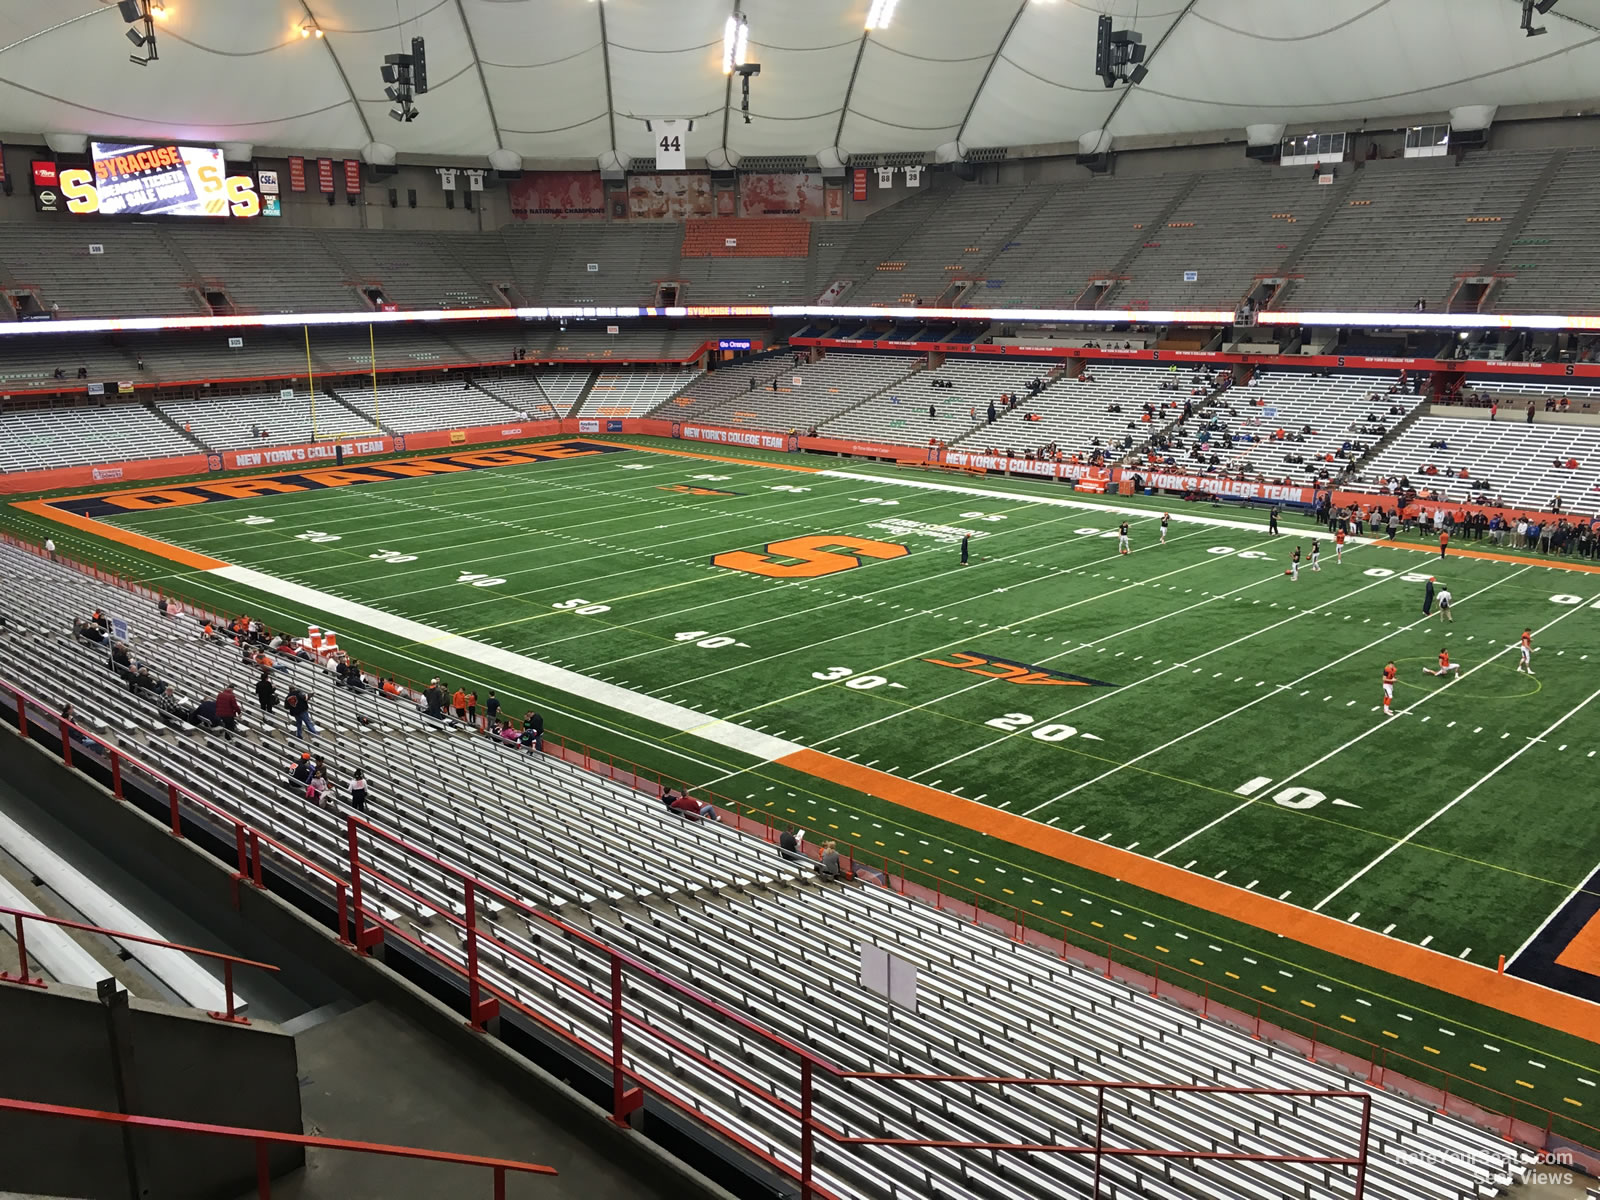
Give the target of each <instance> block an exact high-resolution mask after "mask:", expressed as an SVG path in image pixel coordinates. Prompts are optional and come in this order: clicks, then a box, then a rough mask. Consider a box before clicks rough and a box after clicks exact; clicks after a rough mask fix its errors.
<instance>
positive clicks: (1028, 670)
mask: <svg viewBox="0 0 1600 1200" xmlns="http://www.w3.org/2000/svg"><path fill="white" fill-rule="evenodd" d="M954 659H955V661H949V660H946V659H942V658H925V659H923V660H922V661H923V662H925V663H929V664H931V665H933V666H935V667H953V668H954V669H955V670H957V671H965V672H966V673H967V674H969V675H982V676H983V677H984V678H986V679H1003V680H1005V682H1007V683H1021V684H1027V685H1030V686H1044V687H1116V686H1117V685H1116V684H1114V683H1107V682H1105V681H1104V680H1102V679H1087V678H1085V677H1084V676H1082V675H1069V674H1067V673H1066V672H1065V671H1053V670H1051V669H1050V668H1049V667H1036V666H1033V665H1032V664H1030V663H1019V662H1012V661H1011V660H1010V659H1008V658H990V657H988V656H987V655H983V654H972V653H970V652H969V651H966V650H958V651H957V652H956V654H955V656H954Z"/></svg>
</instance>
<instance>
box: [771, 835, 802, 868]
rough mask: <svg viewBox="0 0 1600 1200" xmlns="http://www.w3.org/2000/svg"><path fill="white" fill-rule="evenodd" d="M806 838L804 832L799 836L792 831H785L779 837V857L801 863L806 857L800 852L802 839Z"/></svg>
mask: <svg viewBox="0 0 1600 1200" xmlns="http://www.w3.org/2000/svg"><path fill="white" fill-rule="evenodd" d="M804 836H805V831H804V830H802V831H801V832H800V834H799V835H798V836H797V835H796V834H795V831H794V830H792V829H785V830H784V831H783V832H782V833H780V834H779V835H778V857H779V858H783V859H787V860H788V861H790V862H801V861H803V860H804V859H805V855H804V854H803V853H801V851H800V839H801V838H802V837H804Z"/></svg>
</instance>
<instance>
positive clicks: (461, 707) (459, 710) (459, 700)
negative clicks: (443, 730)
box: [450, 686, 467, 721]
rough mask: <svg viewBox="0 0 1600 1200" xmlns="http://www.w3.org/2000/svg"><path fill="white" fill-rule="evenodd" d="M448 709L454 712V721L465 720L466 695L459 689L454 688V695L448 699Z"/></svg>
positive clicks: (463, 690)
mask: <svg viewBox="0 0 1600 1200" xmlns="http://www.w3.org/2000/svg"><path fill="white" fill-rule="evenodd" d="M450 707H451V708H452V709H454V710H455V714H456V720H458V721H465V720H466V719H467V693H466V691H465V689H463V688H461V687H459V686H458V687H457V688H456V694H455V695H453V696H451V697H450Z"/></svg>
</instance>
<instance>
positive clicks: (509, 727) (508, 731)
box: [500, 717, 518, 749]
mask: <svg viewBox="0 0 1600 1200" xmlns="http://www.w3.org/2000/svg"><path fill="white" fill-rule="evenodd" d="M517 740H518V737H517V723H516V722H515V721H513V720H511V719H510V718H509V717H508V718H506V723H505V724H504V725H502V726H501V727H500V744H501V745H502V746H510V747H511V748H512V749H515V748H516V745H517Z"/></svg>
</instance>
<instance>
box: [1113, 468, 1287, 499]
mask: <svg viewBox="0 0 1600 1200" xmlns="http://www.w3.org/2000/svg"><path fill="white" fill-rule="evenodd" d="M1135 475H1137V476H1139V478H1140V479H1142V480H1144V485H1145V487H1152V488H1159V489H1161V490H1162V491H1165V492H1209V493H1211V494H1212V495H1214V496H1234V497H1237V498H1238V499H1240V500H1277V501H1279V502H1281V503H1284V504H1310V503H1312V502H1313V501H1314V500H1315V499H1316V492H1315V489H1314V488H1308V487H1296V486H1295V485H1293V484H1287V483H1255V482H1252V481H1251V480H1248V479H1217V478H1214V477H1213V476H1210V475H1169V474H1167V473H1165V472H1162V471H1152V472H1145V471H1140V470H1139V469H1138V468H1126V467H1125V468H1123V469H1122V470H1120V471H1117V472H1116V478H1117V481H1118V482H1119V483H1120V482H1121V481H1122V480H1124V479H1130V480H1131V479H1132V478H1133V477H1134V476H1135Z"/></svg>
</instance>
